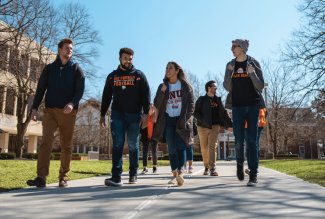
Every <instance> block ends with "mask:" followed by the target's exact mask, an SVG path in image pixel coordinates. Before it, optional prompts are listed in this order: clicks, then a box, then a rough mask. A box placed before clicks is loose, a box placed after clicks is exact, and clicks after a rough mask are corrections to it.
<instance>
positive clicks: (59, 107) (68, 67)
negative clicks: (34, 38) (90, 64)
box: [27, 39, 85, 187]
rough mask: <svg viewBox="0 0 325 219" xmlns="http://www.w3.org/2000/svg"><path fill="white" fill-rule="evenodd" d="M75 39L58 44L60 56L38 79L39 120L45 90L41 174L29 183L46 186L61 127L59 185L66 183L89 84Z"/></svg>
mask: <svg viewBox="0 0 325 219" xmlns="http://www.w3.org/2000/svg"><path fill="white" fill-rule="evenodd" d="M72 48H73V42H72V40H71V39H63V40H61V41H60V43H59V44H58V52H59V53H58V56H57V58H56V60H55V61H54V62H53V63H51V64H49V65H47V66H46V67H45V68H44V70H43V72H42V74H41V76H40V79H39V81H38V85H37V89H36V93H35V98H34V102H33V106H32V119H33V120H35V121H36V120H37V119H36V117H37V110H38V107H39V105H40V103H41V101H42V99H43V97H44V94H45V93H46V94H45V109H44V116H43V122H42V124H43V142H42V144H41V147H40V149H39V151H38V158H37V177H36V178H35V179H33V180H28V181H27V184H28V185H29V186H36V187H45V186H46V177H47V176H48V174H49V166H50V158H51V151H52V144H53V141H54V132H55V131H56V130H57V129H59V131H60V146H61V155H60V159H61V167H60V173H59V186H60V187H66V186H67V185H68V184H67V180H68V176H67V174H68V172H69V170H70V161H71V154H72V149H73V147H72V138H73V131H74V126H75V121H76V115H77V110H78V105H79V101H80V99H81V97H82V95H83V92H84V88H85V77H84V74H83V72H82V70H81V68H80V67H79V65H78V64H77V63H73V62H72V60H71V57H72Z"/></svg>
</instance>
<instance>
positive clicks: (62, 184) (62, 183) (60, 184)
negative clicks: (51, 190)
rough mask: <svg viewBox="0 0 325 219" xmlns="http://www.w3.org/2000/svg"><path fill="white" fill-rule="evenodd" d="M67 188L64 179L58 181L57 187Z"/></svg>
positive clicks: (66, 182)
mask: <svg viewBox="0 0 325 219" xmlns="http://www.w3.org/2000/svg"><path fill="white" fill-rule="evenodd" d="M67 186H68V181H67V180H65V179H64V178H62V179H60V180H59V187H67Z"/></svg>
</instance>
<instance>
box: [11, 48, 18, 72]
mask: <svg viewBox="0 0 325 219" xmlns="http://www.w3.org/2000/svg"><path fill="white" fill-rule="evenodd" d="M18 55H19V51H18V50H17V49H14V48H13V47H11V48H10V56H9V72H11V73H12V74H16V73H17V71H19V66H18V65H17V64H18V58H19V57H18Z"/></svg>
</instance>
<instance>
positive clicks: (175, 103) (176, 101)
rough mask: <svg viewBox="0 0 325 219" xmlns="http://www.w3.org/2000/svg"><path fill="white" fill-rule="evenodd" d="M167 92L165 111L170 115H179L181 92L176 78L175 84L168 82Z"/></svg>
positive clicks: (179, 83)
mask: <svg viewBox="0 0 325 219" xmlns="http://www.w3.org/2000/svg"><path fill="white" fill-rule="evenodd" d="M168 86H169V94H168V101H167V107H166V113H168V115H169V116H170V117H176V116H179V115H181V109H182V94H181V88H182V85H181V82H180V81H179V80H177V82H176V83H175V84H170V83H169V84H168Z"/></svg>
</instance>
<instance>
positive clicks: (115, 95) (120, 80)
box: [100, 48, 150, 186]
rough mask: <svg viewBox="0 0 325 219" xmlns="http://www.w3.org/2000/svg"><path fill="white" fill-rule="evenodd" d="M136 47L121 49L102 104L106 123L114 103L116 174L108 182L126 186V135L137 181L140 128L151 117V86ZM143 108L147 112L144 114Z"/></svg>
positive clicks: (132, 173) (133, 180)
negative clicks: (138, 66)
mask: <svg viewBox="0 0 325 219" xmlns="http://www.w3.org/2000/svg"><path fill="white" fill-rule="evenodd" d="M133 54H134V52H133V50H132V49H130V48H122V49H120V53H119V55H120V58H119V60H120V65H119V66H118V68H117V69H116V70H114V71H113V72H112V73H110V74H109V75H108V76H107V79H106V83H105V87H104V91H103V96H102V105H101V120H100V125H101V126H102V127H105V126H106V121H105V115H106V113H107V110H108V108H109V106H110V104H111V101H112V99H113V103H112V108H111V109H112V111H111V130H112V138H113V153H112V156H113V157H112V162H113V164H112V177H111V178H109V179H105V185H107V186H122V181H121V175H122V154H123V146H124V140H125V137H127V141H128V146H129V161H130V167H129V176H130V177H129V183H137V170H138V166H139V164H138V163H139V132H140V126H139V125H141V123H142V122H144V121H145V120H146V118H147V114H148V111H149V105H150V89H149V85H148V81H147V78H146V76H145V75H144V73H143V72H141V71H140V70H137V69H135V68H134V66H133V64H132V60H133ZM141 112H143V113H144V114H143V116H142V117H141Z"/></svg>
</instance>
